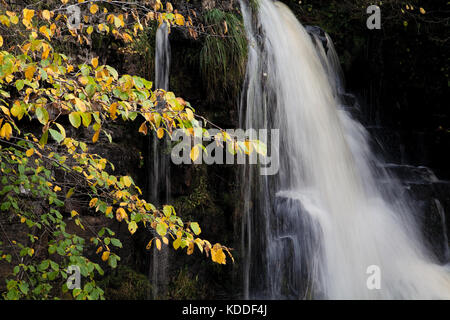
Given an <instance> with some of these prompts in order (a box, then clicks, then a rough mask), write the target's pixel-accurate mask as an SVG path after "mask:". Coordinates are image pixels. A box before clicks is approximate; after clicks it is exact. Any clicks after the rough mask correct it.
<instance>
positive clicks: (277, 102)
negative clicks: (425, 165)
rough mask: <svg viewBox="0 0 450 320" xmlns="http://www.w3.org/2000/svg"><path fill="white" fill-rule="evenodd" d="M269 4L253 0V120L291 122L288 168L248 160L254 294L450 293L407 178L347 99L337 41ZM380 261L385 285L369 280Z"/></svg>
mask: <svg viewBox="0 0 450 320" xmlns="http://www.w3.org/2000/svg"><path fill="white" fill-rule="evenodd" d="M257 7H258V8H257V9H256V10H255V11H256V12H254V11H253V10H252V9H251V8H249V7H248V6H247V4H246V3H245V1H244V0H241V8H242V13H243V16H244V22H245V27H246V31H247V37H248V41H249V60H248V65H247V75H246V82H245V90H244V94H243V101H242V106H241V125H242V126H243V127H245V128H247V129H248V128H253V129H260V128H269V129H279V132H280V141H279V145H278V149H279V162H280V170H279V172H278V174H276V175H273V176H261V175H259V171H257V170H256V169H257V168H255V167H251V166H247V167H246V168H245V170H244V177H243V181H245V182H246V183H245V185H244V186H243V189H244V190H243V194H244V197H245V199H244V200H245V201H244V216H243V223H242V241H243V243H242V249H243V255H244V263H243V273H244V297H245V298H272V299H279V298H292V299H422V298H423V299H432V298H447V299H448V298H450V276H449V273H448V271H447V270H446V269H445V268H444V267H443V266H440V265H438V264H437V263H436V260H435V258H434V257H433V256H432V255H431V254H430V253H428V252H427V251H426V250H425V247H424V245H423V244H422V239H421V237H420V235H419V232H418V228H417V223H416V221H415V218H414V216H415V215H414V210H413V209H412V208H410V207H409V205H408V200H407V198H406V196H405V195H404V193H403V191H402V188H401V186H400V184H398V183H397V182H396V180H395V179H393V178H391V177H390V176H389V175H388V174H387V172H386V171H385V170H384V169H383V165H382V163H380V162H379V161H378V160H377V159H376V157H375V156H374V155H372V153H371V151H370V149H369V147H368V136H367V132H366V131H365V129H364V128H363V127H362V125H361V124H359V123H358V122H356V121H355V120H353V119H352V117H351V115H350V112H351V110H349V109H348V107H345V106H344V104H345V100H344V99H342V94H343V82H342V81H341V80H340V76H339V69H338V67H339V61H338V60H337V55H336V53H335V51H334V48H333V47H332V42H331V39H329V37H328V35H326V34H325V35H322V36H320V35H318V34H317V33H315V32H314V30H309V31H310V32H311V35H310V34H309V33H308V32H307V31H306V30H305V28H303V26H302V25H301V24H300V23H299V22H298V21H297V19H296V18H295V16H294V15H293V13H292V12H291V11H290V10H289V9H288V8H287V7H286V6H285V5H283V4H281V3H279V2H272V1H270V0H260V1H258V4H257ZM324 39H325V41H324ZM324 42H325V43H327V48H325V47H324V46H323V43H324ZM271 143H277V142H276V141H271ZM272 149H273V148H272ZM275 150H276V148H275ZM271 156H272V157H273V155H271ZM372 265H376V266H378V267H379V270H380V271H381V274H380V275H381V288H380V289H375V290H369V288H368V286H367V279H368V277H369V276H370V274H367V273H366V272H367V269H368V267H369V266H372Z"/></svg>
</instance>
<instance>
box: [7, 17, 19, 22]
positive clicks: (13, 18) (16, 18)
mask: <svg viewBox="0 0 450 320" xmlns="http://www.w3.org/2000/svg"><path fill="white" fill-rule="evenodd" d="M9 20H10V21H11V22H12V23H14V24H17V23H19V17H18V16H12V17H11V18H9Z"/></svg>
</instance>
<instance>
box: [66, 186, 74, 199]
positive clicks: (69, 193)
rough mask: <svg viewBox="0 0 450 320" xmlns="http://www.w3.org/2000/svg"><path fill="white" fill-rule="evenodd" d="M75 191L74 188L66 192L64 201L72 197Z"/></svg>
mask: <svg viewBox="0 0 450 320" xmlns="http://www.w3.org/2000/svg"><path fill="white" fill-rule="evenodd" d="M74 191H75V189H74V188H70V190H69V191H67V194H66V199H69V198H70V197H71V196H72V194H73V192H74Z"/></svg>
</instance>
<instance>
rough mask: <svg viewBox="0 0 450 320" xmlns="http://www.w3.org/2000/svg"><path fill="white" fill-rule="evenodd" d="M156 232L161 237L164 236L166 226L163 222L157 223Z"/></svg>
mask: <svg viewBox="0 0 450 320" xmlns="http://www.w3.org/2000/svg"><path fill="white" fill-rule="evenodd" d="M156 232H158V234H159V235H160V236H162V237H164V236H165V235H166V233H167V227H166V225H165V224H164V223H159V224H158V225H157V226H156Z"/></svg>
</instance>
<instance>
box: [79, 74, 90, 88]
mask: <svg viewBox="0 0 450 320" xmlns="http://www.w3.org/2000/svg"><path fill="white" fill-rule="evenodd" d="M78 82H79V83H81V84H82V85H83V86H85V85H87V84H88V79H87V78H86V77H84V76H81V77H78Z"/></svg>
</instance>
